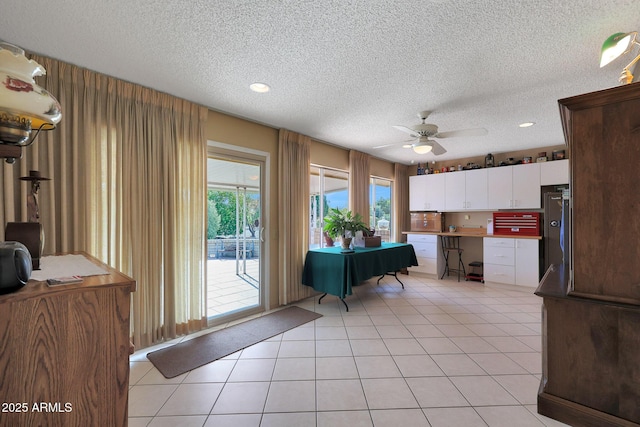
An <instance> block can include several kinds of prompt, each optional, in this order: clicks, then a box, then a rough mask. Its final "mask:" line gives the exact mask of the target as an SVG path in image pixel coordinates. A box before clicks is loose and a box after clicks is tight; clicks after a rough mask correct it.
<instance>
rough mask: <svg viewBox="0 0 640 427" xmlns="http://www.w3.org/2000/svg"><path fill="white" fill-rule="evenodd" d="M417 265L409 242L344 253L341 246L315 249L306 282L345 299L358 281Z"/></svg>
mask: <svg viewBox="0 0 640 427" xmlns="http://www.w3.org/2000/svg"><path fill="white" fill-rule="evenodd" d="M413 265H418V260H417V259H416V254H415V251H414V250H413V246H412V245H408V244H406V243H383V244H382V246H380V247H378V248H355V252H353V253H341V252H340V248H339V247H331V248H321V249H311V250H310V251H309V252H307V256H306V258H305V262H304V270H303V272H302V283H303V284H304V285H307V286H311V287H313V289H315V290H317V291H319V292H324V293H325V294H331V295H335V296H337V297H338V298H340V299H341V300H343V302H344V298H345V297H346V296H347V295H351V294H352V290H351V289H352V287H353V286H355V285H357V284H358V283H360V282H363V281H365V280H367V279H369V278H371V277H374V276H383V275H385V274H386V273H389V272H396V271H398V270H400V269H402V268H406V267H410V266H413ZM345 305H346V304H345Z"/></svg>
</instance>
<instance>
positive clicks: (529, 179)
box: [487, 163, 540, 209]
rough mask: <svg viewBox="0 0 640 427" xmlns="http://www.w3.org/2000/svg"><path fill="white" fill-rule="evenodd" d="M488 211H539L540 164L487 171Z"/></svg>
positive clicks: (496, 168)
mask: <svg viewBox="0 0 640 427" xmlns="http://www.w3.org/2000/svg"><path fill="white" fill-rule="evenodd" d="M487 204H488V206H487V208H488V209H539V208H540V164H539V163H530V164H526V165H515V166H501V167H495V168H490V169H487Z"/></svg>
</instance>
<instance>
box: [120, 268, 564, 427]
mask: <svg viewBox="0 0 640 427" xmlns="http://www.w3.org/2000/svg"><path fill="white" fill-rule="evenodd" d="M401 279H402V281H403V282H404V283H405V288H406V289H404V290H403V289H402V288H401V286H400V285H399V283H398V282H396V281H395V279H393V278H392V277H385V278H384V279H383V281H382V282H381V283H380V285H376V280H377V279H371V280H369V281H367V282H365V283H363V284H362V285H360V286H358V287H356V288H354V295H351V296H349V297H347V298H346V301H347V303H348V304H349V312H346V311H345V307H344V305H343V304H342V303H341V302H340V301H339V300H338V299H337V298H335V297H332V296H327V297H325V298H324V299H323V301H322V304H321V305H319V304H318V296H316V297H314V298H309V299H307V300H304V301H301V302H300V303H298V304H296V305H299V306H301V307H303V308H306V309H308V310H313V311H316V312H319V313H322V314H323V317H321V318H319V319H317V320H315V321H314V322H310V323H307V324H305V325H303V326H300V327H298V328H295V329H292V330H290V331H288V332H285V333H284V334H281V335H278V336H276V337H274V338H272V339H269V340H267V341H263V342H261V343H258V344H255V345H253V346H251V347H249V348H246V349H244V350H242V351H239V352H237V353H234V354H232V355H230V356H228V357H226V358H224V359H221V360H218V361H215V362H212V363H210V364H208V365H206V366H203V367H201V368H198V369H195V370H193V371H191V372H189V373H186V374H183V375H181V376H179V377H177V378H173V379H166V378H164V377H163V376H162V375H161V374H160V373H159V372H158V371H157V370H156V369H155V368H154V366H153V365H152V364H151V362H149V361H148V360H147V359H146V353H147V352H149V351H152V350H155V349H157V348H159V347H160V346H158V347H155V348H147V349H143V350H140V351H139V352H137V353H135V354H134V355H133V356H132V357H131V375H130V394H129V426H131V427H138V426H154V427H157V426H171V427H175V426H206V427H212V426H216V427H217V426H233V427H244V426H251V427H254V426H265V427H268V426H277V427H286V426H292V427H304V426H319V427H325V426H327V427H336V426H350V427H359V426H376V427H384V426H393V427H397V426H403V427H409V426H434V427H440V426H444V427H455V426H464V427H470V426H509V427H513V426H560V425H563V424H561V423H558V422H556V421H554V420H551V419H549V418H546V417H543V416H540V415H538V414H537V413H536V393H537V391H538V386H539V382H540V375H541V354H540V352H541V338H540V330H541V323H540V316H541V299H540V298H538V297H536V296H535V295H533V292H532V290H530V289H522V288H517V287H492V286H490V285H482V284H480V283H476V282H459V283H458V282H456V281H452V280H443V281H440V280H436V279H434V278H429V277H426V276H418V275H411V276H401ZM175 342H177V341H174V342H171V343H167V344H164V345H170V344H173V343H175Z"/></svg>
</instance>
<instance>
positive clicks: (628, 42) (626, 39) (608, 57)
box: [600, 31, 640, 84]
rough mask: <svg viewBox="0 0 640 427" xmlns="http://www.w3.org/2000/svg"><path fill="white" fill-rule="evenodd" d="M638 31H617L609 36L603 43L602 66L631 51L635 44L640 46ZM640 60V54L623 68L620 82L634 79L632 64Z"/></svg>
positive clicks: (626, 82)
mask: <svg viewBox="0 0 640 427" xmlns="http://www.w3.org/2000/svg"><path fill="white" fill-rule="evenodd" d="M637 36H638V33H637V32H635V31H632V32H630V33H615V34H612V35H611V36H609V38H607V39H606V40H605V41H604V43H603V44H602V53H601V54H600V68H602V67H604V66H605V65H607V64H609V63H610V62H612V61H613V60H614V59H617V58H619V57H620V56H622V55H625V54H627V53H629V52H630V51H631V49H632V48H633V46H634V45H638V46H640V43H638V41H637ZM638 60H640V55H638V56H636V57H635V58H634V59H633V60H632V61H631V62H630V63H629V64H628V65H627V66H626V67H624V68H623V69H622V73H621V75H620V78H619V79H618V80H619V81H620V83H623V84H628V83H631V82H632V81H633V74H632V73H631V70H630V68H631V66H633V65H634V64H635V63H636V62H638Z"/></svg>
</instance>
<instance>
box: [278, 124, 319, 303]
mask: <svg viewBox="0 0 640 427" xmlns="http://www.w3.org/2000/svg"><path fill="white" fill-rule="evenodd" d="M310 150H311V139H310V138H309V137H308V136H304V135H300V134H297V133H294V132H291V131H288V130H285V129H281V130H280V134H279V146H278V187H279V188H280V191H279V200H278V206H279V209H280V211H279V212H278V227H279V237H280V239H279V241H278V245H279V247H278V249H279V251H278V253H279V256H280V262H279V273H280V274H279V276H280V283H279V302H280V304H289V303H292V302H295V301H299V300H301V299H304V298H307V297H309V296H311V295H313V293H314V292H313V289H312V288H310V287H308V286H304V285H303V284H302V269H303V267H304V257H305V255H306V253H307V250H308V249H309V175H310V173H311V170H310Z"/></svg>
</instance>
